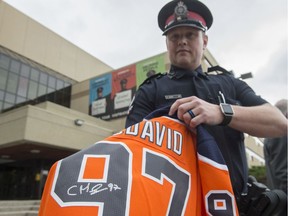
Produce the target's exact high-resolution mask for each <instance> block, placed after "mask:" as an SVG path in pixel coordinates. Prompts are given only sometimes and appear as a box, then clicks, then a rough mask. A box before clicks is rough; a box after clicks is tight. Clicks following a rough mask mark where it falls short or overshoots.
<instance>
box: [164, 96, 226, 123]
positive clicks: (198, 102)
mask: <svg viewBox="0 0 288 216" xmlns="http://www.w3.org/2000/svg"><path fill="white" fill-rule="evenodd" d="M177 110H178V112H177V116H178V118H179V119H180V120H182V121H184V122H185V123H186V124H187V125H188V126H189V127H191V128H195V127H196V126H197V125H199V124H202V123H204V124H208V125H218V124H220V123H221V122H222V121H223V118H224V117H223V114H222V112H221V110H220V106H219V105H216V104H211V103H208V102H206V101H204V100H202V99H200V98H198V97H196V96H191V97H186V98H181V99H178V100H176V101H175V102H174V103H173V104H172V106H171V108H170V111H169V115H173V114H174V113H175V112H176V111H177ZM189 110H191V111H192V112H193V113H194V115H195V117H194V118H192V116H191V115H190V114H189V113H188V111H189Z"/></svg>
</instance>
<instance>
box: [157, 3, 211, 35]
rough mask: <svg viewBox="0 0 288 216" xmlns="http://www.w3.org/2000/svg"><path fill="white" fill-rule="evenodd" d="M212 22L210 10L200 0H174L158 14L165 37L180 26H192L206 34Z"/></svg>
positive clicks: (159, 23)
mask: <svg viewBox="0 0 288 216" xmlns="http://www.w3.org/2000/svg"><path fill="white" fill-rule="evenodd" d="M212 22H213V16H212V14H211V12H210V10H209V9H208V7H207V6H206V5H204V4H203V3H202V2H200V1H198V0H173V1H171V2H169V3H167V4H166V5H164V7H163V8H162V9H161V10H160V12H159V14H158V25H159V27H160V29H161V30H162V31H163V35H166V34H167V32H168V31H169V30H171V29H173V28H175V27H179V26H190V27H194V28H197V29H200V30H202V31H204V32H206V30H208V29H209V28H210V27H211V25H212Z"/></svg>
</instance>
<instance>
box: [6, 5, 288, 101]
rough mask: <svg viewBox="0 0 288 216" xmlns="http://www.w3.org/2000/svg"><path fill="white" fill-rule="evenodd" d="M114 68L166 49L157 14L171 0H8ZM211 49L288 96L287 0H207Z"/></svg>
mask: <svg viewBox="0 0 288 216" xmlns="http://www.w3.org/2000/svg"><path fill="white" fill-rule="evenodd" d="M5 2H7V3H8V4H10V5H12V6H13V7H15V8H16V9H18V10H20V11H21V12H23V13H24V14H26V15H28V16H29V17H31V18H33V19H34V20H36V21H38V22H39V23H41V24H43V25H44V26H46V27H47V28H49V29H51V30H52V31H54V32H55V33H57V34H59V35H61V36H62V37H64V38H65V39H67V40H68V41H70V42H72V43H73V44H75V45H76V46H78V47H80V48H82V49H83V50H85V51H86V52H88V53H90V54H91V55H93V56H95V57H96V58H98V59H99V60H101V61H103V62H104V63H106V64H108V65H109V66H111V67H113V68H114V69H117V68H120V67H123V66H126V65H129V64H132V63H135V62H137V61H141V60H143V59H146V58H149V57H151V56H154V55H157V54H160V53H162V52H165V51H166V45H165V38H164V37H163V36H162V34H161V31H160V29H159V28H158V24H157V15H158V12H159V10H160V9H161V7H162V6H163V5H164V4H165V3H167V2H168V1H167V0H145V1H136V0H121V1H119V0H103V1H100V0H81V1H75V0H25V1H23V0H5ZM202 2H204V3H205V4H206V5H207V6H208V7H209V8H210V10H211V12H212V14H213V17H214V22H213V24H212V27H211V28H210V30H209V31H208V36H209V42H208V49H209V50H210V52H211V53H212V55H213V56H214V57H215V58H216V60H217V61H218V62H219V65H221V66H222V67H225V68H226V69H227V70H233V71H234V73H235V74H236V76H239V75H240V74H241V73H247V72H252V73H253V76H254V77H253V78H252V79H249V80H246V81H247V83H248V84H249V85H250V86H251V87H252V88H253V89H254V90H255V91H256V93H257V94H259V95H261V96H262V97H263V98H265V99H266V100H268V101H269V102H270V103H272V104H275V102H276V101H277V100H279V99H282V98H287V81H288V80H287V0H274V1H272V0H241V1H240V0H203V1H202Z"/></svg>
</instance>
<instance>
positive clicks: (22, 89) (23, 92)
mask: <svg viewBox="0 0 288 216" xmlns="http://www.w3.org/2000/svg"><path fill="white" fill-rule="evenodd" d="M27 90H28V79H27V78H25V77H20V78H19V86H18V91H17V95H20V96H22V97H27Z"/></svg>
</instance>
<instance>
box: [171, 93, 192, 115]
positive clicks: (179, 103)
mask: <svg viewBox="0 0 288 216" xmlns="http://www.w3.org/2000/svg"><path fill="white" fill-rule="evenodd" d="M193 98H196V97H195V96H192V97H186V98H181V99H178V100H176V101H175V102H174V103H173V104H172V105H171V107H170V110H169V113H168V115H173V114H174V113H175V112H176V111H177V110H178V109H179V108H180V110H178V111H180V112H181V116H182V115H183V114H184V113H185V112H186V111H187V110H185V108H183V107H182V105H183V104H186V103H188V102H191V101H193Z"/></svg>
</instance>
